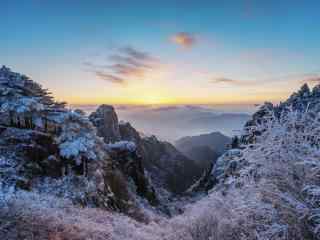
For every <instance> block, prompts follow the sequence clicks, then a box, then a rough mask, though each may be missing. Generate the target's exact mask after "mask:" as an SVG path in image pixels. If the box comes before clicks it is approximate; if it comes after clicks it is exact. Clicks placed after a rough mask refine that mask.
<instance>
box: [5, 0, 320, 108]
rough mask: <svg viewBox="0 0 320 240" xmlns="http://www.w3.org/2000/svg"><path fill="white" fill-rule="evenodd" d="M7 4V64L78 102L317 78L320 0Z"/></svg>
mask: <svg viewBox="0 0 320 240" xmlns="http://www.w3.org/2000/svg"><path fill="white" fill-rule="evenodd" d="M0 5H1V8H0V11H1V13H0V29H1V37H0V65H6V66H9V67H10V68H11V69H12V70H13V71H17V72H21V73H24V74H26V75H28V76H29V77H31V78H32V79H34V80H35V81H37V82H40V83H41V84H42V85H43V86H44V87H46V88H48V89H50V90H51V91H52V93H53V95H54V96H55V97H56V98H57V99H58V100H64V101H67V102H69V103H71V104H101V103H108V104H256V103H261V102H264V101H272V102H278V101H281V100H284V99H285V98H287V97H288V95H290V93H291V92H292V91H294V90H296V89H297V88H299V86H300V85H302V84H303V83H305V82H308V83H310V84H311V85H315V84H317V83H318V80H319V79H320V66H319V60H320V59H319V58H320V57H319V56H320V48H319V42H320V31H319V22H320V14H319V9H320V1H308V0H306V1H291V0H290V1H289V0H282V1H278V0H277V1H275V0H268V1H262V0H261V1H258V0H243V1H241V0H238V1H237V0H233V1H228V0H226V1H221V0H219V1H215V0H202V1H188V0H179V1H178V0H176V1H175V0H170V1H168V0H161V1H151V0H148V1H147V0H142V1H135V0H114V1H113V0H90V1H89V0H87V1H84V0H77V1H76V0H55V1H53V0H28V1H27V0H0Z"/></svg>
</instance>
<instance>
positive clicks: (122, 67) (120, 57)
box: [84, 46, 160, 85]
mask: <svg viewBox="0 0 320 240" xmlns="http://www.w3.org/2000/svg"><path fill="white" fill-rule="evenodd" d="M84 64H85V66H86V67H88V68H89V71H91V72H93V73H94V74H95V75H96V76H97V77H98V78H100V79H102V80H105V81H108V82H111V83H115V84H121V85H125V84H127V83H128V81H130V80H131V79H133V78H134V79H137V78H139V79H143V78H145V76H146V74H147V72H150V71H153V70H155V69H156V68H158V67H159V66H160V61H159V60H158V59H157V58H156V57H153V56H151V55H150V54H149V53H147V52H144V51H140V50H137V49H135V48H133V47H131V46H126V47H121V48H117V49H116V50H114V51H113V52H112V53H111V54H109V55H108V56H107V62H106V63H105V64H103V65H101V64H95V63H92V62H88V61H87V62H85V63H84Z"/></svg>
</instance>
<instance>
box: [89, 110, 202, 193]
mask: <svg viewBox="0 0 320 240" xmlns="http://www.w3.org/2000/svg"><path fill="white" fill-rule="evenodd" d="M101 108H103V106H101V107H99V108H98V111H99V110H100V109H101ZM109 114H110V115H111V116H115V115H116V113H115V111H112V112H109ZM111 116H107V115H105V116H104V117H105V118H106V119H110V118H111ZM96 117H97V118H98V120H96ZM90 119H91V121H92V122H93V123H94V124H97V123H99V124H102V125H103V126H100V125H97V129H98V135H99V136H101V137H103V138H104V139H108V136H110V135H111V133H110V132H106V131H104V130H105V129H109V128H108V127H107V126H106V125H105V123H106V122H107V121H106V120H103V118H101V114H99V113H98V112H95V113H92V114H91V116H90ZM116 119H117V117H116ZM118 128H119V132H120V139H121V140H126V141H132V142H134V143H135V144H136V145H137V155H139V156H140V157H141V163H142V165H143V168H144V169H145V170H146V171H147V172H148V174H149V175H150V177H151V180H152V182H153V183H154V184H155V185H156V186H157V188H164V189H166V190H167V191H169V192H173V193H182V192H184V191H185V190H186V189H187V188H188V187H189V186H190V185H191V184H193V183H194V182H195V181H196V180H197V178H198V177H200V176H201V174H202V172H201V169H200V168H199V167H198V166H197V165H196V164H195V163H194V161H192V160H190V159H188V158H187V157H185V156H184V155H183V154H182V153H180V152H179V151H178V150H177V149H176V148H175V147H174V146H173V145H172V144H170V143H168V142H163V141H159V140H158V139H157V138H156V137H155V136H152V137H145V138H143V137H141V136H140V134H139V133H138V131H137V130H136V129H135V128H134V127H132V126H131V124H130V123H124V122H121V123H120V124H119V127H118ZM118 128H117V127H116V129H118ZM100 129H101V130H102V131H101V132H99V131H100ZM110 141H115V139H111V140H110Z"/></svg>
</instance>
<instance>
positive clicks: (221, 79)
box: [210, 77, 256, 86]
mask: <svg viewBox="0 0 320 240" xmlns="http://www.w3.org/2000/svg"><path fill="white" fill-rule="evenodd" d="M210 83H213V84H228V85H234V86H249V85H254V84H256V82H255V81H241V80H237V79H232V78H226V77H218V78H213V79H211V81H210Z"/></svg>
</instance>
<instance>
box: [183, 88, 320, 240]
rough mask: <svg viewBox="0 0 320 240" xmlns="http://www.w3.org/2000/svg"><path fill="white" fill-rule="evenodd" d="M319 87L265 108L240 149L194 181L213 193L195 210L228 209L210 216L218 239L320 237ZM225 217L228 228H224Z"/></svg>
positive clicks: (255, 117) (250, 125) (248, 129)
mask: <svg viewBox="0 0 320 240" xmlns="http://www.w3.org/2000/svg"><path fill="white" fill-rule="evenodd" d="M319 89H320V88H319V86H316V87H315V88H314V89H313V90H312V91H310V90H309V88H308V86H307V85H304V86H303V87H302V88H301V89H300V90H299V91H298V92H297V93H294V94H293V95H292V96H291V97H290V98H289V99H288V100H287V101H285V102H283V103H281V104H280V105H278V106H274V105H272V104H271V103H266V104H264V105H263V106H261V108H260V109H259V110H258V111H257V112H256V113H255V114H254V115H253V117H252V119H251V120H250V121H249V122H248V123H247V124H246V126H245V128H244V132H243V135H242V138H241V145H240V148H239V149H232V150H229V151H228V152H226V153H225V154H224V155H223V156H222V157H220V158H219V159H218V160H217V162H216V164H215V165H214V167H213V168H212V171H211V173H210V174H207V175H206V176H204V177H203V178H202V179H201V180H199V182H198V184H195V185H194V189H196V188H197V187H200V186H202V187H207V189H206V190H207V191H209V196H208V198H205V199H203V200H202V201H200V202H199V203H197V204H195V205H194V206H193V207H192V208H193V209H194V210H191V211H195V210H196V209H197V207H200V206H203V205H206V204H208V205H210V206H212V207H214V208H215V210H218V209H219V207H218V206H219V205H220V206H221V207H220V209H225V210H224V211H225V212H224V213H223V212H219V211H217V212H215V214H216V215H217V216H219V217H213V216H212V217H210V224H215V226H216V227H215V229H216V230H217V231H218V232H215V233H214V234H215V235H217V236H219V237H218V239H225V238H227V236H232V238H231V239H238V237H239V238H241V236H242V238H244V239H320V235H319V214H318V213H319V199H320V194H319V190H320V185H319V180H318V176H319V175H318V174H319V169H320V168H319V167H320V162H319V158H320V138H319V136H320V134H319V133H320V132H319V131H320V97H319V96H320V95H319ZM208 186H209V187H208ZM210 189H211V190H210ZM222 206H223V208H222ZM185 214H187V213H185ZM208 216H211V215H210V214H209V215H208V214H203V216H202V217H204V218H206V217H208ZM225 221H228V229H229V230H228V232H224V231H219V229H220V230H221V229H223V228H226V227H227V225H226V222H225ZM203 227H205V225H204V226H203ZM210 234H211V235H212V234H213V233H212V232H211V233H210ZM239 234H240V235H239Z"/></svg>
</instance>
